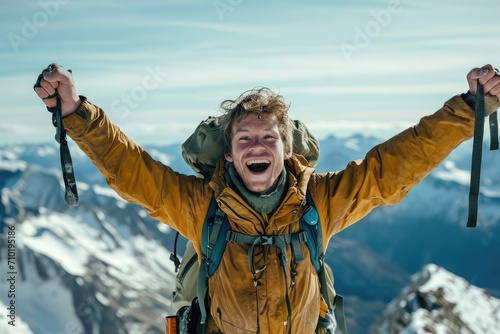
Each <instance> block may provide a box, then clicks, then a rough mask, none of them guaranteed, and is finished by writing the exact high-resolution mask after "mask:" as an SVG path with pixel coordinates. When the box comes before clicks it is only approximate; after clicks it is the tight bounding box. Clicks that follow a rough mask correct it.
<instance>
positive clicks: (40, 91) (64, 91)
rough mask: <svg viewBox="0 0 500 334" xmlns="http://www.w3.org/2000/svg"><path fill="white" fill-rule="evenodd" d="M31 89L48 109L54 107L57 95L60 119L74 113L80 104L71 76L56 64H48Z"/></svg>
mask: <svg viewBox="0 0 500 334" xmlns="http://www.w3.org/2000/svg"><path fill="white" fill-rule="evenodd" d="M33 88H34V90H35V92H36V93H37V95H38V97H39V98H40V99H42V102H43V103H45V105H46V106H47V107H49V108H51V107H55V106H56V103H57V102H56V95H57V94H58V95H59V97H60V100H61V115H62V117H65V116H68V115H70V114H72V113H73V112H75V111H76V110H77V109H78V107H79V106H80V104H81V103H82V102H81V100H80V98H79V97H78V94H77V93H76V87H75V82H74V80H73V74H72V73H71V72H70V71H68V70H66V69H64V68H63V67H62V66H60V65H58V64H50V65H49V66H48V67H47V68H46V69H44V70H43V71H42V73H41V74H40V75H39V76H38V79H37V82H36V83H35V86H34V87H33Z"/></svg>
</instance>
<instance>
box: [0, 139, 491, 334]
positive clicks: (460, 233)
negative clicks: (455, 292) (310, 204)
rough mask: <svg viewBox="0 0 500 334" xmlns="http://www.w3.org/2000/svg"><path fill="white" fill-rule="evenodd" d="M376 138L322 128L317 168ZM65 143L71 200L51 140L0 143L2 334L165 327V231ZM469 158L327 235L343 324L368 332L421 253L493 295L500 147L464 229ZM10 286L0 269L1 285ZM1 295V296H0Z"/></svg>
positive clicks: (158, 151)
mask: <svg viewBox="0 0 500 334" xmlns="http://www.w3.org/2000/svg"><path fill="white" fill-rule="evenodd" d="M376 143H378V140H377V139H376V138H366V137H363V136H354V137H351V138H348V139H340V138H335V137H329V138H327V139H325V140H323V141H321V158H320V162H319V164H318V167H317V170H318V172H321V171H326V170H339V169H342V168H344V166H345V165H346V164H347V162H349V161H350V160H352V159H358V158H362V157H363V155H364V153H365V152H366V151H367V150H368V149H369V148H371V147H372V146H373V145H375V144H376ZM145 148H146V149H147V150H148V152H150V153H151V154H152V155H153V156H154V157H155V158H156V159H158V160H160V161H162V162H163V163H165V164H168V165H170V166H172V167H173V168H174V169H175V170H177V171H179V172H183V173H191V170H190V169H189V167H188V166H187V165H186V164H185V163H184V162H183V160H182V156H181V151H180V145H171V146H145ZM71 153H72V156H73V162H74V168H75V174H76V179H77V182H78V190H79V195H80V205H79V206H78V207H77V208H73V207H68V206H66V205H65V204H64V200H63V191H62V180H61V172H60V165H59V152H58V147H57V146H56V143H49V144H40V145H32V144H29V145H28V144H26V145H24V144H18V145H6V146H3V147H0V189H1V203H0V231H3V234H2V235H1V238H0V267H2V268H7V265H8V262H7V256H8V253H7V231H8V229H7V226H15V241H16V249H15V251H16V254H15V257H16V259H15V265H16V269H17V275H16V316H17V320H19V322H18V323H19V324H20V325H19V327H17V326H16V328H12V326H7V329H8V330H10V331H9V332H7V333H21V331H20V330H21V328H24V329H25V332H27V333H29V332H30V331H31V332H33V333H61V332H68V333H110V334H113V333H163V317H164V316H165V315H167V314H169V313H172V312H173V310H172V309H171V308H170V298H171V294H172V290H173V289H174V282H173V279H174V275H175V273H174V271H173V266H172V263H171V261H169V260H168V259H169V256H170V252H171V251H172V246H173V237H174V235H173V232H172V231H171V230H170V229H169V228H166V227H165V226H164V225H163V224H159V223H158V222H156V221H154V220H153V219H151V218H149V217H148V216H147V214H146V213H145V211H144V210H143V209H142V208H140V207H138V206H136V205H132V204H128V203H126V202H124V201H123V200H122V199H120V198H119V197H117V196H116V195H115V194H114V193H113V192H112V191H111V190H109V188H108V187H107V185H106V184H105V181H104V178H103V177H102V175H100V173H99V172H98V171H97V170H96V168H95V167H94V166H92V164H91V163H90V162H89V160H88V158H86V157H85V156H84V155H83V154H82V153H81V152H80V151H79V150H78V149H77V148H76V147H74V146H72V147H71ZM469 161H470V148H469V147H467V146H464V147H463V148H462V149H461V150H458V151H457V152H455V153H453V154H452V155H451V156H450V158H449V159H448V160H447V161H446V162H445V163H444V164H443V165H442V166H441V167H440V168H438V169H437V170H436V171H435V172H433V173H432V174H431V175H429V177H427V178H426V179H425V180H424V181H423V182H422V184H421V185H419V186H418V187H417V188H416V189H414V190H413V191H412V192H410V195H409V196H408V198H407V199H405V200H404V201H403V202H402V203H401V204H400V205H398V206H396V207H393V208H380V209H376V210H374V212H373V213H372V214H371V215H369V216H368V217H367V218H365V219H364V222H361V223H359V224H356V225H355V226H353V227H351V228H349V229H347V230H346V231H344V232H342V233H341V234H340V235H339V236H337V237H335V238H333V239H332V241H331V242H330V245H329V252H328V254H327V257H326V260H327V262H328V263H330V265H331V266H332V267H333V270H334V274H335V283H336V284H335V286H336V289H337V291H338V292H339V293H341V294H343V295H344V296H345V297H346V313H347V321H348V326H349V330H350V333H351V334H356V333H363V334H366V333H367V331H368V328H370V326H371V325H372V324H373V323H374V322H375V320H376V319H377V317H378V316H379V315H380V314H381V313H382V311H383V309H384V308H385V305H386V304H387V303H389V302H390V301H391V300H392V299H393V298H394V296H396V295H397V294H398V292H399V291H400V290H401V289H402V288H403V287H404V286H405V285H406V284H407V282H408V279H409V277H410V273H413V272H416V271H418V270H420V268H421V267H422V266H423V265H424V264H426V263H436V264H437V265H439V266H443V267H444V268H447V269H448V270H450V271H452V272H454V273H456V274H458V275H460V276H462V277H464V278H465V279H467V280H468V281H470V282H472V283H473V284H475V285H477V286H480V287H482V288H487V289H489V290H490V291H491V293H492V294H493V295H495V296H497V297H499V296H500V281H499V280H498V279H497V278H498V277H499V275H500V258H499V256H500V233H498V232H500V231H499V229H500V210H499V209H500V191H499V190H500V175H499V173H498V172H497V171H495V170H494V167H495V166H498V165H500V154H496V155H494V154H490V153H489V152H486V151H485V158H484V163H483V166H484V168H483V175H482V181H483V183H482V194H481V197H480V217H479V223H478V224H479V225H478V228H477V229H475V230H470V229H466V228H465V222H466V217H467V193H468V184H467V183H468V179H467V171H468V169H469V168H470V167H469V166H470V162H469ZM180 251H181V252H182V249H181V250H180ZM4 272H6V271H5V270H4ZM8 288H9V286H8V282H6V280H4V279H2V281H1V282H0V291H6V290H7V289H8ZM10 301H11V300H10V299H9V298H8V295H7V294H6V293H1V294H0V302H3V304H4V305H7V306H8V305H9V303H10ZM2 307H3V306H2ZM22 324H24V327H23V325H22ZM2 325H3V324H2ZM27 328H29V330H28V329H27ZM0 329H2V331H1V332H2V333H4V331H3V327H0Z"/></svg>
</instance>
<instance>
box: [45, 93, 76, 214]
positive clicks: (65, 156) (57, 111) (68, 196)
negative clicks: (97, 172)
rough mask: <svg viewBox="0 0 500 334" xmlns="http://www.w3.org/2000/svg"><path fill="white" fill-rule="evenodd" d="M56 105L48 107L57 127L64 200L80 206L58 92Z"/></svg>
mask: <svg viewBox="0 0 500 334" xmlns="http://www.w3.org/2000/svg"><path fill="white" fill-rule="evenodd" d="M55 98H56V101H57V102H56V106H55V107H53V108H49V107H47V110H48V111H49V112H51V113H52V124H53V125H54V126H55V128H56V135H55V139H56V141H57V142H58V143H59V155H60V158H61V170H62V175H63V180H64V186H65V189H64V201H65V202H66V204H68V205H71V206H78V189H77V188H76V179H75V173H74V170H73V161H72V159H71V153H70V152H69V147H68V141H67V140H66V130H64V126H63V122H62V112H61V97H60V96H59V94H58V93H57V92H56V93H55Z"/></svg>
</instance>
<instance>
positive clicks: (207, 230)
mask: <svg viewBox="0 0 500 334" xmlns="http://www.w3.org/2000/svg"><path fill="white" fill-rule="evenodd" d="M225 220H227V218H226V215H225V214H224V212H223V211H222V210H221V209H220V208H219V205H218V204H217V201H216V200H215V197H213V198H212V202H211V203H210V207H209V209H208V212H207V215H206V216H205V222H204V223H203V231H202V242H201V247H202V263H201V265H200V270H199V272H198V287H197V293H198V304H199V307H200V313H201V321H200V323H201V324H202V325H203V324H205V322H206V320H207V308H208V305H206V302H207V300H206V299H207V298H206V296H207V292H208V279H209V278H210V277H211V276H212V275H213V274H214V273H215V270H217V267H218V266H219V263H220V260H221V258H222V254H223V253H224V250H225V249H226V243H227V242H226V240H225V238H220V237H219V236H220V235H224V231H226V230H228V229H229V224H228V223H227V222H225Z"/></svg>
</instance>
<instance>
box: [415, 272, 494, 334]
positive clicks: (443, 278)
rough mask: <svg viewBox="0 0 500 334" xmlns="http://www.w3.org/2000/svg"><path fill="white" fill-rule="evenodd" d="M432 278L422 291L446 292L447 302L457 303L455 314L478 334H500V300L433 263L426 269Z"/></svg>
mask: <svg viewBox="0 0 500 334" xmlns="http://www.w3.org/2000/svg"><path fill="white" fill-rule="evenodd" d="M424 270H425V271H427V272H428V273H429V274H430V279H429V281H428V282H426V283H425V284H424V285H423V286H422V287H421V288H420V291H422V292H428V291H436V290H437V289H439V288H442V289H444V291H445V294H446V299H447V300H448V301H449V302H451V303H454V304H456V306H455V312H457V313H458V314H459V316H460V318H461V319H462V320H463V321H464V322H466V323H467V325H468V326H469V327H470V328H471V329H472V330H473V331H474V332H475V333H488V334H496V333H500V327H499V325H500V299H496V298H493V297H490V296H489V295H488V294H487V293H486V292H485V290H484V289H480V288H478V287H476V286H473V285H471V284H470V283H469V282H467V281H466V280H464V279H463V278H461V277H458V276H455V275H453V274H451V273H450V272H448V271H446V270H445V269H443V268H441V267H438V266H436V265H434V264H430V265H427V266H426V267H425V268H424Z"/></svg>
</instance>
